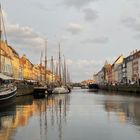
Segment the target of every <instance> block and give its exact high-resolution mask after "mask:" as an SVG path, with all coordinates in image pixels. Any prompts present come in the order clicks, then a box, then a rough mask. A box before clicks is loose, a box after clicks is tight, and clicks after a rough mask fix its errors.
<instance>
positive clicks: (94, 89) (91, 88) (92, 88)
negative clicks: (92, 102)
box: [88, 84, 99, 92]
mask: <svg viewBox="0 0 140 140" xmlns="http://www.w3.org/2000/svg"><path fill="white" fill-rule="evenodd" d="M88 89H89V92H97V91H98V89H99V86H98V85H97V84H89V85H88Z"/></svg>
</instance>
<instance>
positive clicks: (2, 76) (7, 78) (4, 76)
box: [0, 73, 13, 80]
mask: <svg viewBox="0 0 140 140" xmlns="http://www.w3.org/2000/svg"><path fill="white" fill-rule="evenodd" d="M0 78H1V79H3V80H11V79H13V78H12V77H10V76H7V75H4V74H3V73H0Z"/></svg>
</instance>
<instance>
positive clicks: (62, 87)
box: [52, 86, 69, 94]
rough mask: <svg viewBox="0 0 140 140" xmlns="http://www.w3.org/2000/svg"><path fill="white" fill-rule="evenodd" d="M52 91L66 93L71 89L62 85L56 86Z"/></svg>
mask: <svg viewBox="0 0 140 140" xmlns="http://www.w3.org/2000/svg"><path fill="white" fill-rule="evenodd" d="M52 93H54V94H65V93H69V90H68V89H67V88H66V87H64V86H61V87H56V88H54V89H53V91H52Z"/></svg>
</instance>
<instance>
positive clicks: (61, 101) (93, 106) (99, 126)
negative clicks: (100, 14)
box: [0, 88, 140, 140]
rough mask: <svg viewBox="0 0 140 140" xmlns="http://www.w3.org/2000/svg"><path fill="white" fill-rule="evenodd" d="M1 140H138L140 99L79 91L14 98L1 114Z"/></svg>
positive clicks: (99, 92) (139, 138)
mask: <svg viewBox="0 0 140 140" xmlns="http://www.w3.org/2000/svg"><path fill="white" fill-rule="evenodd" d="M0 140H140V97H135V96H129V95H125V96H124V95H123V96H122V95H118V94H116V93H111V92H105V91H98V92H96V93H93V92H88V90H86V89H80V88H74V89H73V91H72V93H71V94H67V95H64V94H63V95H53V96H50V97H48V98H46V99H33V97H32V96H26V97H17V99H16V103H15V104H14V105H11V106H10V107H7V108H3V109H1V110H0Z"/></svg>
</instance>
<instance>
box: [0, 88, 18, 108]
mask: <svg viewBox="0 0 140 140" xmlns="http://www.w3.org/2000/svg"><path fill="white" fill-rule="evenodd" d="M16 94H17V88H15V89H14V90H12V91H10V90H9V92H8V91H7V93H5V94H0V106H7V105H10V104H12V103H14V102H15V98H16Z"/></svg>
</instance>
